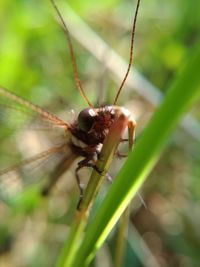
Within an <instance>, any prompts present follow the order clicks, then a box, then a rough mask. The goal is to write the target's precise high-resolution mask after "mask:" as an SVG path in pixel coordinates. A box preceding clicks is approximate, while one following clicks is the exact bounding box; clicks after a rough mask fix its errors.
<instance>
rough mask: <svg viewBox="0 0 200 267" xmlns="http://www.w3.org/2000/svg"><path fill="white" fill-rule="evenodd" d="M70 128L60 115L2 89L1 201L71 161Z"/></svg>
mask: <svg viewBox="0 0 200 267" xmlns="http://www.w3.org/2000/svg"><path fill="white" fill-rule="evenodd" d="M68 127H69V125H68V124H67V123H66V122H65V121H63V120H62V119H60V118H59V117H57V116H56V115H54V114H51V113H50V112H47V111H46V110H44V109H42V108H40V107H39V106H37V105H34V104H32V103H30V102H28V101H26V100H24V99H22V98H20V97H18V96H16V95H15V94H13V93H11V92H9V91H7V90H6V89H4V88H1V87H0V198H1V199H6V198H7V197H10V196H12V195H13V194H16V193H17V192H19V191H21V190H22V189H23V188H24V186H26V185H28V184H30V183H32V182H38V181H40V180H41V178H45V177H46V178H47V176H49V173H51V172H54V173H55V171H54V169H56V168H57V166H59V164H60V162H66V161H67V160H68V159H69V158H70V155H71V153H72V152H71V150H70V149H69V148H68V142H69V137H68V134H67V133H68V132H67V129H68ZM65 165H66V164H65ZM43 180H44V179H43Z"/></svg>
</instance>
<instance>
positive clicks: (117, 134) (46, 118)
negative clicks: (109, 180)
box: [0, 0, 140, 207]
mask: <svg viewBox="0 0 200 267" xmlns="http://www.w3.org/2000/svg"><path fill="white" fill-rule="evenodd" d="M51 3H52V5H53V7H54V9H55V11H56V13H57V15H58V17H59V19H60V22H61V25H62V28H63V30H64V34H65V36H66V40H67V44H68V47H69V53H70V57H71V62H72V68H73V74H74V80H75V83H76V87H77V89H78V90H79V92H80V94H81V96H82V97H83V99H84V100H85V102H86V103H87V105H88V107H87V108H85V109H83V110H82V111H81V112H80V113H79V115H78V118H77V119H76V120H75V121H73V122H72V123H68V122H66V121H65V120H63V119H61V118H60V117H58V116H56V115H54V114H52V113H50V112H49V111H46V110H45V109H43V108H41V107H39V106H38V105H35V104H33V103H31V102H29V101H27V100H25V99H23V98H21V97H19V96H17V95H15V94H14V93H12V92H10V91H8V90H7V89H5V88H4V87H0V95H1V96H2V98H3V99H5V103H4V105H5V106H7V107H8V108H10V109H12V108H13V103H15V104H16V105H17V106H18V109H19V111H20V112H22V113H23V112H24V113H29V112H30V113H31V114H32V116H33V117H35V118H39V119H40V120H41V121H42V125H43V126H44V125H47V124H48V125H51V126H52V127H53V128H54V131H57V130H58V131H61V132H62V134H61V133H59V134H60V135H61V136H62V138H61V139H62V141H61V143H59V144H57V145H54V146H52V147H50V148H48V149H46V150H44V151H42V152H41V153H39V154H36V155H35V156H32V157H30V158H27V159H23V160H21V161H20V162H19V163H17V164H14V165H13V166H11V167H8V168H5V169H3V168H1V170H0V179H1V180H3V178H4V177H5V176H6V175H10V174H13V173H14V176H22V177H23V173H24V172H25V170H26V168H27V167H28V166H32V165H33V163H36V166H37V162H45V160H47V159H49V158H50V157H53V156H54V155H59V156H58V157H57V159H56V162H54V168H53V169H52V171H51V174H50V177H48V182H47V183H46V184H45V185H44V186H43V188H42V190H41V193H42V195H48V194H49V193H50V191H51V189H52V188H53V186H54V185H55V183H56V182H57V180H58V179H59V178H60V176H61V175H62V174H63V173H64V172H66V170H68V169H69V168H70V166H71V164H72V163H73V162H74V161H75V160H76V159H78V158H81V160H79V162H78V164H77V167H76V169H75V177H76V180H77V184H78V188H79V191H80V200H79V204H78V207H79V205H80V203H81V200H82V197H83V187H82V185H81V181H80V176H79V171H80V170H81V169H82V168H83V167H91V168H93V169H94V170H95V171H96V172H97V173H103V172H104V173H106V172H107V168H106V170H104V169H99V168H98V167H97V165H96V162H97V160H98V159H99V157H100V156H102V150H103V149H102V147H103V146H104V142H105V140H106V138H107V136H108V135H109V133H110V132H112V137H113V139H112V140H111V142H113V144H114V146H115V147H116V149H117V147H118V144H119V143H120V142H121V141H123V139H122V138H123V133H124V131H125V129H126V128H128V132H129V138H128V141H129V147H130V148H131V147H132V144H133V139H134V132H135V126H136V123H135V121H134V119H133V118H132V116H131V114H130V112H129V111H128V110H127V109H125V108H124V107H120V106H117V101H118V98H119V95H120V93H121V91H122V88H123V86H124V84H125V81H126V79H127V77H128V74H129V71H130V68H131V63H132V57H133V44H134V36H135V27H136V20H137V14H138V9H139V5H140V0H138V1H137V5H136V11H135V16H134V21H133V27H132V37H131V48H130V59H129V65H128V68H127V72H126V73H125V76H124V78H123V80H122V82H121V85H120V86H119V89H118V90H117V94H116V96H115V99H114V101H113V103H112V104H111V105H108V106H98V107H94V106H93V105H92V104H91V102H90V101H89V99H88V98H87V96H86V95H85V92H84V90H83V87H82V84H81V82H80V79H79V76H78V70H77V65H76V61H75V56H74V51H73V46H72V42H71V39H70V35H69V31H68V28H67V25H66V24H65V21H64V19H63V17H62V15H61V13H60V11H59V9H58V7H57V5H56V3H55V2H54V1H53V0H51ZM7 102H8V103H7ZM33 124H34V122H33ZM114 152H115V153H117V152H116V151H114ZM103 157H104V155H103ZM108 158H109V156H108ZM109 161H110V160H109ZM105 165H106V163H105Z"/></svg>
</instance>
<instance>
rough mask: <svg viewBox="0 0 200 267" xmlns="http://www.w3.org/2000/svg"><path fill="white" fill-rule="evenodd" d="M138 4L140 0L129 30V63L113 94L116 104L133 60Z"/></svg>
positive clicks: (138, 1) (138, 0)
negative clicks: (114, 94)
mask: <svg viewBox="0 0 200 267" xmlns="http://www.w3.org/2000/svg"><path fill="white" fill-rule="evenodd" d="M139 6H140V0H137V5H136V9H135V15H134V20H133V26H132V32H131V48H130V58H129V63H128V68H127V71H126V73H125V75H124V78H123V80H122V82H121V85H120V87H119V89H118V91H117V94H116V96H115V99H114V102H113V104H114V105H116V103H117V100H118V98H119V95H120V93H121V90H122V88H123V86H124V84H125V82H126V79H127V77H128V74H129V72H130V69H131V64H132V61H133V48H134V40H135V28H136V22H137V15H138V10H139Z"/></svg>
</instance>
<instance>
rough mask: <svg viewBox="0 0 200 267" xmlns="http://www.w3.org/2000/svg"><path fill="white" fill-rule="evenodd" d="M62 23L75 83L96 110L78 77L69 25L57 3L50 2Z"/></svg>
mask: <svg viewBox="0 0 200 267" xmlns="http://www.w3.org/2000/svg"><path fill="white" fill-rule="evenodd" d="M50 1H51V3H52V5H53V7H54V9H55V11H56V13H57V15H58V17H59V19H60V21H61V23H62V26H63V30H64V33H65V36H66V40H67V44H68V47H69V54H70V58H71V63H72V68H73V74H74V80H75V83H76V87H77V89H78V90H79V92H80V94H81V96H82V97H83V99H84V100H85V101H86V103H87V104H88V106H89V107H90V108H92V109H94V107H93V105H92V104H91V103H90V101H89V100H88V98H87V96H86V95H85V92H84V90H83V87H82V84H81V81H80V79H79V77H78V70H77V65H76V60H75V56H74V50H73V46H72V42H71V38H70V35H69V30H68V28H67V25H66V23H65V21H64V19H63V17H62V15H61V13H60V11H59V9H58V7H57V5H56V3H55V1H54V0H50Z"/></svg>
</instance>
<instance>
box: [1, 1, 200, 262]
mask: <svg viewBox="0 0 200 267" xmlns="http://www.w3.org/2000/svg"><path fill="white" fill-rule="evenodd" d="M63 2H66V1H63ZM59 3H60V2H59ZM67 3H68V4H69V5H70V6H71V7H72V8H73V9H74V10H75V11H76V13H77V14H78V15H79V16H80V17H81V18H82V19H83V20H84V21H85V22H86V23H87V24H88V25H90V27H91V28H92V30H93V31H94V32H95V33H96V34H97V35H98V36H100V37H101V38H103V39H104V41H105V42H106V43H107V44H108V45H109V46H110V47H111V48H112V49H113V50H114V51H116V52H117V53H118V54H120V55H121V56H122V57H123V58H124V59H126V60H128V57H129V54H128V51H129V44H130V29H131V22H132V18H133V10H134V4H135V1H133V0H132V1H131V0H124V1H120V0H102V1H96V2H95V3H94V1H91V0H84V1H72V0H71V1H67ZM61 12H64V10H62V9H61ZM199 25H200V2H198V1H196V0H190V1H187V0H168V1H167V0H163V1H158V0H142V1H141V7H140V11H139V18H138V23H137V30H136V43H135V47H134V67H136V68H137V69H138V70H139V71H140V72H141V73H142V74H143V75H144V76H145V77H146V79H147V80H149V81H150V82H151V83H153V84H154V85H155V86H156V87H157V88H159V90H160V91H162V92H163V93H165V92H166V90H167V88H168V85H169V84H170V82H171V81H172V79H173V78H174V77H176V75H177V73H178V72H179V69H180V67H181V66H182V65H183V64H184V63H185V61H186V60H187V58H189V57H190V51H191V50H192V49H193V47H194V45H195V44H196V43H197V42H198V41H199V38H200V33H199ZM76 30H77V31H79V29H76ZM83 35H84V36H83V37H84V38H85V39H87V35H85V34H84V33H83ZM72 40H73V44H74V50H75V54H76V60H77V65H78V70H79V74H80V78H81V81H82V83H83V86H84V88H85V91H86V93H87V95H88V97H89V98H90V100H91V101H92V102H93V103H97V102H98V101H101V102H102V103H104V102H106V103H112V100H113V98H114V95H115V92H116V90H117V88H118V86H119V82H118V81H117V80H116V78H115V77H114V75H113V74H110V73H109V72H108V71H107V68H106V66H105V65H104V64H102V63H99V62H98V60H97V59H96V58H95V57H94V56H92V55H91V54H90V53H89V52H88V51H87V50H85V48H84V47H83V46H82V45H81V43H78V42H77V41H76V40H74V39H72ZM89 41H90V42H93V41H92V40H89ZM95 49H96V48H95V47H94V51H95ZM105 57H106V55H105ZM0 84H1V85H2V86H5V87H6V88H8V89H9V90H11V91H13V92H15V93H16V94H18V95H20V96H22V97H24V98H26V99H28V100H30V101H32V102H34V103H36V104H38V105H41V106H42V107H46V108H48V109H49V110H50V111H52V112H56V113H57V114H59V112H60V111H63V110H67V111H70V110H71V109H74V110H75V112H78V111H79V110H81V109H82V108H84V107H85V106H86V105H85V103H84V101H83V100H82V99H81V96H80V95H79V93H78V92H77V90H76V87H75V83H74V80H73V73H72V69H71V64H70V59H69V54H68V49H67V45H66V41H65V37H64V34H63V31H62V30H61V28H60V26H59V25H58V23H57V22H56V19H55V12H54V10H53V8H52V6H51V5H50V1H47V0H44V1H39V0H35V1H34V0H26V1H25V0H17V1H11V0H6V1H3V0H0ZM102 91H103V100H102ZM180 97H181V96H180ZM119 103H120V104H122V105H124V106H127V107H128V108H130V110H131V111H133V112H134V114H135V116H136V119H137V122H138V138H139V135H140V133H141V131H142V128H143V127H145V124H146V122H148V120H149V118H150V116H151V114H152V112H153V111H154V109H155V107H154V106H153V105H152V104H151V103H149V102H148V101H147V100H145V99H144V98H143V97H141V96H140V95H139V94H138V93H136V92H135V91H134V88H133V90H132V89H130V88H124V91H123V93H122V95H121V96H120V100H119ZM198 104H199V103H197V105H196V106H194V107H193V110H192V111H191V114H192V115H193V116H194V117H195V118H196V120H197V121H199V119H200V109H199V105H198ZM0 121H1V120H0ZM163 123H164V122H163ZM0 127H1V128H0V129H1V132H3V127H4V125H3V124H1V125H0ZM190 127H192V126H189V125H188V128H190ZM191 130H192V131H194V132H195V133H196V136H197V138H193V137H191V135H189V134H188V133H187V132H186V131H184V130H183V129H182V128H177V131H176V132H175V134H174V135H173V137H172V138H171V139H170V140H166V142H168V146H167V149H166V150H165V151H164V153H163V155H162V157H161V159H160V160H159V162H158V164H157V166H156V167H155V169H154V171H153V172H152V174H151V175H150V177H149V179H148V180H147V182H146V183H145V185H144V186H143V188H142V190H141V195H142V198H143V199H144V202H145V205H144V204H142V202H141V200H140V199H139V198H138V199H135V200H133V204H132V213H131V223H132V226H133V227H134V228H133V229H132V230H131V234H130V235H129V236H130V239H129V243H128V244H129V245H128V249H127V255H126V263H125V265H124V266H126V267H129V266H134V267H135V266H137V267H139V266H145V267H151V266H156V265H155V262H156V264H157V266H158V267H172V266H176V267H177V266H180V267H191V266H192V267H195V266H197V267H198V266H199V262H200V255H199V251H200V232H199V220H200V209H199V205H200V182H199V176H200V167H199V166H200V153H199V151H200V144H199V140H200V139H199V138H198V136H200V132H199V134H198V129H197V130H196V129H195V128H194V129H193V127H192V129H191ZM196 131H197V132H196ZM0 137H1V133H0ZM3 146H4V140H3V137H1V144H0V149H1V150H0V153H2V152H1V151H3ZM144 153H145V151H144ZM1 155H2V154H1ZM0 157H1V156H0ZM8 161H9V159H8ZM0 162H1V161H0ZM115 165H119V161H117V163H116V164H114V166H113V169H112V171H111V173H112V175H113V176H114V175H115V173H116V171H117V169H115ZM3 167H4V166H1V168H0V169H3ZM71 176H73V174H71ZM68 186H69V188H70V189H69V190H68V191H69V192H67V196H66V194H65V195H62V196H60V195H56V196H52V198H51V197H50V198H49V199H48V200H47V201H44V202H42V203H39V204H38V205H37V204H34V208H33V204H32V200H31V198H32V194H31V193H30V192H27V194H26V195H25V196H24V199H23V200H21V203H20V202H19V203H17V205H16V206H14V207H13V206H12V205H11V207H8V206H7V205H5V204H4V203H0V267H1V266H2V267H7V266H20V267H22V266H26V267H29V266H30V267H33V266H37V267H39V266H54V263H55V262H56V258H57V255H58V252H59V249H60V247H61V246H62V243H63V241H64V239H65V233H66V231H67V227H68V226H70V221H71V218H72V215H73V210H74V208H75V205H76V204H75V203H76V200H77V197H78V192H77V188H76V185H69V183H68ZM108 186H109V185H108ZM66 197H67V198H66ZM65 202H68V203H67V204H66V203H65ZM29 203H31V204H29ZM59 209H60V210H59ZM136 231H137V232H136ZM141 239H143V241H144V244H143V245H141V244H142V241H141ZM133 247H134V249H133ZM112 250H113V243H112V237H111V238H110V240H108V246H105V247H104V248H102V249H101V251H100V252H99V254H98V256H97V258H96V260H95V262H94V263H93V265H94V266H102V262H104V266H113V265H112V260H111V256H110V255H112ZM49 251H51V253H49ZM148 253H149V254H148ZM147 255H149V256H147ZM153 260H154V261H155V262H154V261H153ZM152 262H153V263H152Z"/></svg>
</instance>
